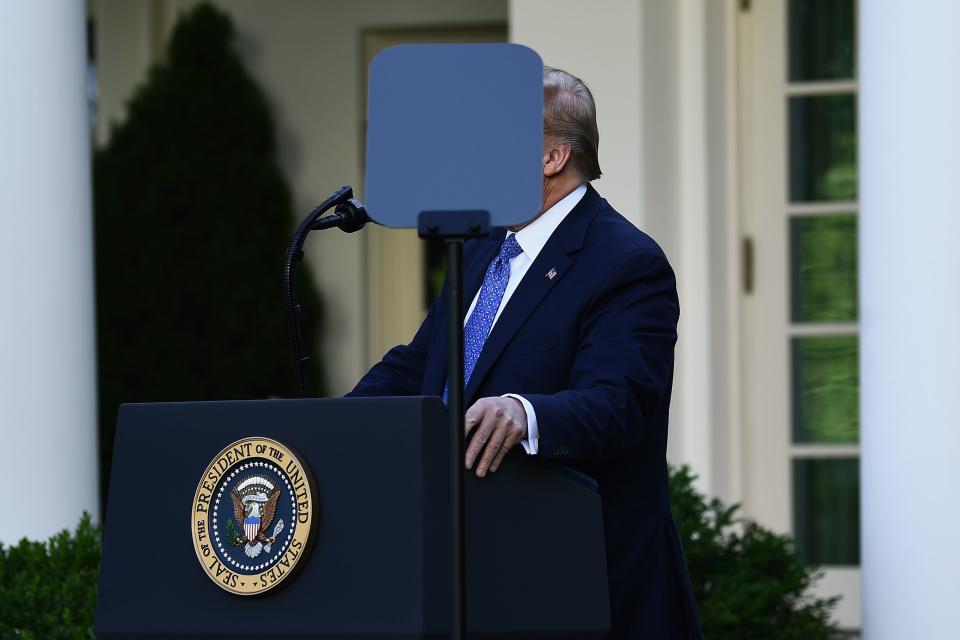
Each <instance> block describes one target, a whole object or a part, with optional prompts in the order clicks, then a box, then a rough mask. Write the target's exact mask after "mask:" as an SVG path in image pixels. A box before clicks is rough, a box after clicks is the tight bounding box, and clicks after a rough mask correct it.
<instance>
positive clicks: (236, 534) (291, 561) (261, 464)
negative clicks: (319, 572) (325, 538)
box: [190, 438, 317, 596]
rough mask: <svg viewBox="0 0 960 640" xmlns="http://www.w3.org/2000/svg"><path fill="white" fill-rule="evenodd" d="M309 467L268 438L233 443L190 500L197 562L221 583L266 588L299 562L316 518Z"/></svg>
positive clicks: (244, 591)
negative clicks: (191, 500)
mask: <svg viewBox="0 0 960 640" xmlns="http://www.w3.org/2000/svg"><path fill="white" fill-rule="evenodd" d="M314 495H315V491H314V489H313V481H312V478H311V476H310V471H309V469H307V467H306V466H305V465H304V464H303V460H302V459H300V458H299V457H297V455H296V454H295V453H294V452H293V451H292V450H290V448H288V447H286V446H284V445H283V444H281V443H279V442H277V441H276V440H271V439H270V438H245V439H243V440H238V441H236V442H234V443H233V444H231V445H230V446H228V447H226V448H225V449H224V450H223V451H221V452H220V453H218V454H217V456H216V457H215V458H214V459H213V462H211V463H210V465H209V466H208V467H207V469H206V471H204V472H203V476H201V478H200V484H199V485H197V492H196V494H194V497H193V512H192V513H191V517H190V530H191V532H192V535H193V548H194V550H195V551H196V552H197V559H199V560H200V564H201V565H203V569H204V571H205V572H206V574H207V575H208V576H209V577H210V579H211V580H213V581H214V582H216V583H217V585H218V586H220V588H222V589H225V590H226V591H229V592H230V593H235V594H237V595H241V596H252V595H260V594H263V593H267V592H268V591H271V590H272V589H275V588H277V587H278V586H280V585H281V584H282V583H283V582H284V581H286V580H289V578H290V576H291V575H292V574H293V573H294V572H295V570H296V569H297V568H298V567H299V566H300V565H302V564H303V562H304V560H305V558H306V555H307V551H308V550H309V543H310V541H311V534H312V531H313V529H314V528H315V526H316V523H317V514H316V509H315V504H314Z"/></svg>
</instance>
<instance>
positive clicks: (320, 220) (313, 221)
mask: <svg viewBox="0 0 960 640" xmlns="http://www.w3.org/2000/svg"><path fill="white" fill-rule="evenodd" d="M331 208H334V209H333V214H331V215H329V216H326V217H323V214H324V213H326V212H327V211H329V210H330V209H331ZM367 222H370V216H368V215H367V209H366V207H364V206H363V203H362V202H360V201H359V200H357V199H356V198H354V197H353V187H351V186H350V185H344V186H342V187H340V188H339V189H337V190H336V191H334V192H333V193H331V194H330V195H329V196H327V197H326V198H325V199H324V201H323V202H321V203H320V204H319V205H317V206H316V207H314V209H313V211H311V212H310V213H309V214H308V215H307V217H306V218H304V219H303V222H301V223H300V226H299V227H297V230H296V231H295V232H294V234H293V240H291V241H290V246H289V247H287V257H286V260H285V261H284V265H283V284H284V294H285V297H286V301H285V302H286V304H285V305H284V306H285V307H286V310H287V318H288V319H289V322H290V350H291V354H292V361H293V375H294V384H295V390H296V394H297V397H298V398H303V397H305V396H306V394H307V381H306V375H305V374H304V371H303V365H304V363H305V362H306V361H307V360H309V356H307V355H306V354H305V353H304V349H303V332H302V330H301V327H300V316H301V314H302V308H301V306H300V297H299V279H298V278H297V272H298V269H299V265H300V262H302V261H303V243H304V242H305V241H306V239H307V235H308V234H309V233H310V232H311V231H315V230H320V229H330V228H332V227H337V228H339V229H340V230H341V231H344V232H346V233H354V232H357V231H359V230H360V229H362V228H363V227H364V225H365V224H367Z"/></svg>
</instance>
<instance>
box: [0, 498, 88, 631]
mask: <svg viewBox="0 0 960 640" xmlns="http://www.w3.org/2000/svg"><path fill="white" fill-rule="evenodd" d="M99 570H100V529H99V527H95V526H93V525H92V524H91V523H90V517H89V516H87V515H84V517H83V519H82V520H81V521H80V524H79V525H78V526H77V530H76V532H75V533H73V534H71V533H70V532H69V531H62V532H60V533H58V534H57V535H55V536H53V537H52V538H50V540H49V542H31V541H29V540H21V541H20V543H19V544H17V545H16V546H14V547H9V548H4V547H3V546H2V545H0V638H4V639H7V638H20V639H23V640H33V639H34V638H36V639H45V638H93V630H92V626H93V607H94V603H95V602H96V597H97V575H98V573H99Z"/></svg>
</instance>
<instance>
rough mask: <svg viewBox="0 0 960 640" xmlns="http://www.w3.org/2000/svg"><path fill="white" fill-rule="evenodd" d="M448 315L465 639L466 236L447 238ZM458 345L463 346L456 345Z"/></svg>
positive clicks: (453, 583)
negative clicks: (464, 349) (464, 340)
mask: <svg viewBox="0 0 960 640" xmlns="http://www.w3.org/2000/svg"><path fill="white" fill-rule="evenodd" d="M446 245H447V292H448V293H449V297H448V299H447V316H448V317H449V318H450V322H449V323H448V326H449V331H448V337H449V338H448V340H449V347H450V348H449V357H448V360H447V371H448V372H449V376H450V377H449V392H448V395H447V398H448V401H449V403H448V405H447V409H448V410H449V417H450V431H451V433H450V495H451V497H452V500H453V504H452V505H451V509H450V515H451V521H450V529H451V531H450V550H451V558H450V568H451V571H450V574H451V575H450V595H451V607H452V611H451V614H452V615H451V634H450V637H451V638H456V639H457V640H464V639H465V638H466V637H467V628H466V626H467V622H466V619H467V616H466V611H467V589H466V564H467V562H466V549H465V548H464V547H465V535H464V534H465V531H464V529H465V526H466V516H465V509H464V500H463V455H464V450H465V440H466V436H465V434H464V430H465V428H466V423H465V422H466V417H465V413H466V407H464V398H463V239H462V238H447V239H446ZM455 345H458V346H459V348H455Z"/></svg>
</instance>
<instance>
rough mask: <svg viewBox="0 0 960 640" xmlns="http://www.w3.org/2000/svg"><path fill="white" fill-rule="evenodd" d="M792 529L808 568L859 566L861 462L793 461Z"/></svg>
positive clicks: (842, 459) (831, 460)
mask: <svg viewBox="0 0 960 640" xmlns="http://www.w3.org/2000/svg"><path fill="white" fill-rule="evenodd" d="M793 528H794V540H795V542H796V545H797V551H799V552H800V556H801V557H802V558H803V559H804V560H805V561H806V562H809V563H811V564H828V565H858V564H860V461H859V460H857V459H856V458H831V459H826V460H807V459H803V460H794V461H793Z"/></svg>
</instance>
